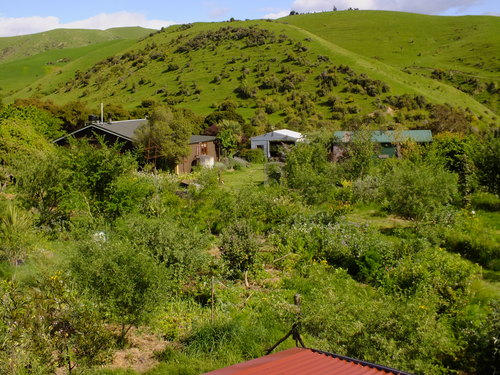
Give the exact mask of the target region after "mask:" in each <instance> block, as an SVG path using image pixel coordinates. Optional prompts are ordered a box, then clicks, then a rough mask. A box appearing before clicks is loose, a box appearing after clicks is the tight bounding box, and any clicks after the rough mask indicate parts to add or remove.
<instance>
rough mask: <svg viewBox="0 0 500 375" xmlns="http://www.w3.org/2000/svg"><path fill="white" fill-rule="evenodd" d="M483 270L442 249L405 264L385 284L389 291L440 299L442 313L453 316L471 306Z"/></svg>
mask: <svg viewBox="0 0 500 375" xmlns="http://www.w3.org/2000/svg"><path fill="white" fill-rule="evenodd" d="M478 271H479V267H477V266H476V265H473V264H471V263H469V262H467V261H465V260H463V259H462V258H461V257H460V256H459V255H457V254H450V253H448V252H446V251H444V250H443V249H441V248H438V249H435V248H429V249H426V250H424V251H421V252H418V253H416V254H413V255H411V256H408V257H406V258H404V259H403V260H401V261H400V262H399V263H398V264H397V266H396V267H393V268H391V269H390V270H389V271H388V272H387V274H386V279H385V281H384V288H385V289H386V290H388V291H391V292H394V293H398V292H401V293H403V294H412V295H421V296H423V297H425V296H428V297H429V298H431V296H432V295H434V294H435V295H436V296H437V297H438V302H437V303H438V307H439V311H440V312H453V311H455V310H456V309H460V308H462V307H463V306H464V304H465V303H466V302H467V298H468V296H469V293H470V287H471V283H472V281H473V280H474V278H475V277H476V275H477V273H478Z"/></svg>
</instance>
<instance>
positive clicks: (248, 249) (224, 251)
mask: <svg viewBox="0 0 500 375" xmlns="http://www.w3.org/2000/svg"><path fill="white" fill-rule="evenodd" d="M257 250H258V244H257V241H256V238H255V234H254V233H253V231H252V229H251V227H250V225H248V223H247V222H245V221H239V222H236V223H235V224H233V225H231V226H229V227H228V228H227V229H226V230H224V231H223V232H222V233H221V244H220V252H221V256H222V259H223V260H224V261H225V262H226V263H227V265H228V267H229V274H230V275H232V276H240V275H241V274H242V273H243V274H244V276H245V284H247V285H248V279H247V275H248V271H251V270H252V268H253V267H254V265H255V261H256V256H257Z"/></svg>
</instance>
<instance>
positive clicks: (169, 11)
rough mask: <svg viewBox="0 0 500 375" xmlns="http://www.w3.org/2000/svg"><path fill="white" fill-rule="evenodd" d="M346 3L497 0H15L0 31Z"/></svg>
mask: <svg viewBox="0 0 500 375" xmlns="http://www.w3.org/2000/svg"><path fill="white" fill-rule="evenodd" d="M333 5H335V6H336V7H337V8H338V10H343V9H347V8H348V7H353V8H359V9H384V10H397V11H406V12H416V13H425V14H440V15H468V14H480V15H483V14H490V15H500V1H498V0H431V1H429V0H266V1H264V0H252V1H229V0H213V1H208V0H184V1H170V0H164V1H152V0H140V1H137V0H134V1H131V0H121V1H102V0H101V1H99V0H85V1H78V2H77V1H74V2H67V1H40V0H36V1H35V0H28V1H21V2H19V3H17V2H16V1H5V0H3V1H2V3H1V4H0V36H12V35H21V34H29V33H34V32H40V31H45V30H50V29H54V28H61V27H67V28H95V29H106V28H109V27H117V26H136V25H137V26H144V27H150V28H160V27H162V26H169V25H171V24H174V23H188V22H199V21H208V22H210V21H222V20H227V19H229V18H231V17H234V18H236V19H247V18H248V19H257V18H278V17H281V16H284V15H286V14H288V13H289V12H290V10H292V9H293V10H296V11H299V12H314V11H323V10H331V9H332V8H333Z"/></svg>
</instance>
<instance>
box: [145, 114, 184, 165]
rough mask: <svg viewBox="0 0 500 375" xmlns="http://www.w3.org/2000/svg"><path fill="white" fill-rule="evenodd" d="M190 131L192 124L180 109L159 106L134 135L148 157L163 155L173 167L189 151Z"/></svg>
mask: <svg viewBox="0 0 500 375" xmlns="http://www.w3.org/2000/svg"><path fill="white" fill-rule="evenodd" d="M192 131H193V124H191V123H190V122H189V121H188V119H187V118H186V117H185V116H184V114H183V112H182V111H175V110H172V109H171V108H169V107H166V106H159V107H156V108H154V109H153V112H152V113H151V116H150V118H149V120H148V123H147V124H145V125H143V126H142V127H141V128H139V129H138V130H137V134H136V137H137V143H138V144H139V145H141V146H142V147H144V148H145V150H146V154H148V152H149V153H150V154H151V155H150V158H153V159H154V158H156V157H158V156H160V157H163V158H165V160H166V162H167V166H169V167H170V168H173V167H174V166H175V165H176V164H179V163H180V162H181V160H182V159H183V158H184V157H185V156H186V155H187V154H188V153H189V148H188V146H187V145H188V143H189V142H188V141H189V137H190V136H191V134H192ZM146 157H147V155H146Z"/></svg>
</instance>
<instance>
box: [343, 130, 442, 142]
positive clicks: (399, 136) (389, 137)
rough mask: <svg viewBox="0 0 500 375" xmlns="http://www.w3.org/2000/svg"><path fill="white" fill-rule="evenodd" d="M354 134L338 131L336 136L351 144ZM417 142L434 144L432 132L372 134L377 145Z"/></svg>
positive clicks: (405, 131) (377, 131)
mask: <svg viewBox="0 0 500 375" xmlns="http://www.w3.org/2000/svg"><path fill="white" fill-rule="evenodd" d="M352 135H353V132H348V131H336V132H335V133H334V136H335V137H337V138H339V139H340V140H341V141H342V142H350V140H351V138H352ZM409 139H411V140H413V141H415V142H419V143H421V142H432V132H431V131H430V130H403V131H394V130H375V131H373V132H372V141H373V142H377V143H398V142H404V141H406V140H409Z"/></svg>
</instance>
